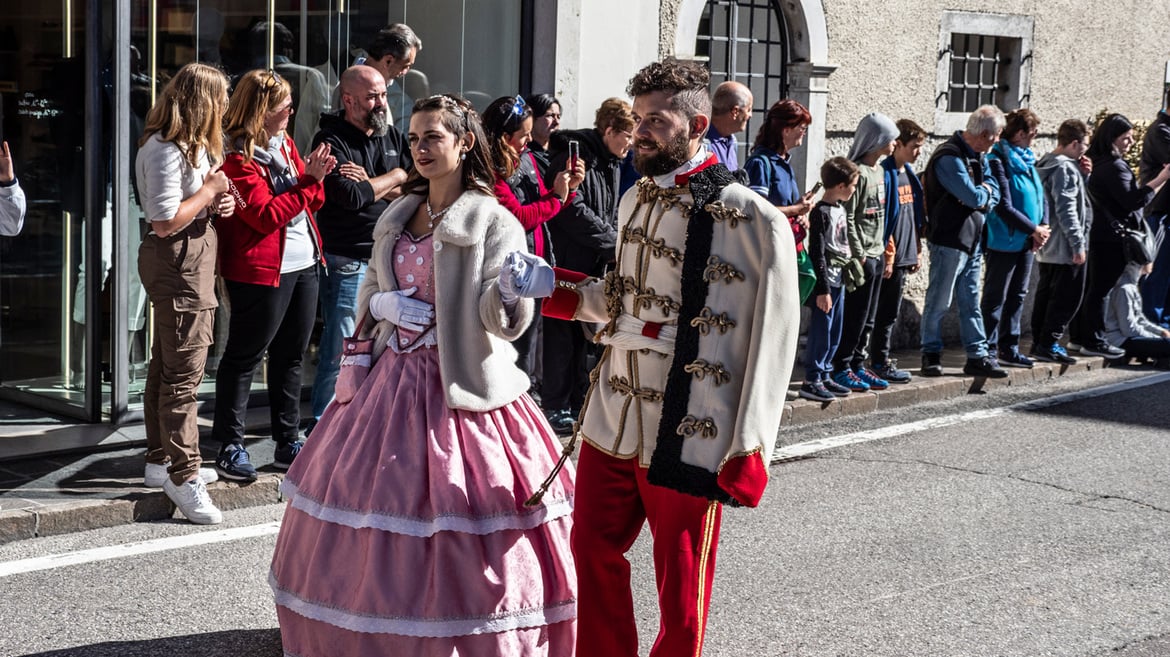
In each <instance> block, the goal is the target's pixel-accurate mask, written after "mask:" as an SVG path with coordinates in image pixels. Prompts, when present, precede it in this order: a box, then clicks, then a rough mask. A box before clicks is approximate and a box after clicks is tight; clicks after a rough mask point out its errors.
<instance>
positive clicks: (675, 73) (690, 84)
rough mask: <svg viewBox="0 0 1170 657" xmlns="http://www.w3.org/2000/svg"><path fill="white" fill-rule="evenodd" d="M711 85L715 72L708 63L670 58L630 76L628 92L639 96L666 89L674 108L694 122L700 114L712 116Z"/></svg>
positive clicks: (632, 96) (633, 96) (630, 94)
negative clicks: (706, 64) (705, 64)
mask: <svg viewBox="0 0 1170 657" xmlns="http://www.w3.org/2000/svg"><path fill="white" fill-rule="evenodd" d="M710 84H711V74H710V73H709V72H708V71H707V67H706V66H703V65H702V64H700V63H699V62H692V61H686V60H682V59H675V58H674V57H668V58H667V59H664V60H662V61H661V62H654V63H652V64H650V65H648V66H646V67H645V68H643V69H642V70H640V71H638V72H637V73H636V74H635V75H634V77H633V78H631V79H630V84H629V86H627V87H626V94H628V95H629V96H630V97H631V98H636V97H638V96H641V95H643V94H648V93H653V92H655V91H662V92H665V93H666V94H668V95H670V96H672V98H671V100H670V108H671V109H672V110H674V111H676V112H681V113H682V115H683V116H684V117H686V119H687V121H690V120H691V119H693V118H695V117H696V116H698V115H700V114H702V115H704V116H711V97H710V96H709V95H708V92H707V87H708V85H710Z"/></svg>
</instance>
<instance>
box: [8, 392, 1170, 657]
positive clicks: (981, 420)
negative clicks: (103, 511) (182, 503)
mask: <svg viewBox="0 0 1170 657" xmlns="http://www.w3.org/2000/svg"><path fill="white" fill-rule="evenodd" d="M1134 376H1135V375H1134V374H1133V373H1129V374H1126V373H1124V372H1115V373H1113V374H1106V375H1102V377H1101V378H1100V379H1096V380H1094V381H1095V382H1096V383H1102V384H1104V383H1116V382H1121V383H1120V387H1115V388H1114V389H1112V390H1113V392H1112V394H1107V395H1104V396H1095V397H1084V398H1077V399H1074V400H1072V401H1068V402H1066V403H1062V404H1057V405H1052V406H1046V405H1044V404H1034V405H1033V406H1030V407H1023V408H1017V409H1016V410H1009V411H1002V410H999V411H994V410H988V409H994V408H996V407H999V406H1001V405H1002V403H1003V402H1005V401H1007V402H1017V401H1019V402H1026V401H1029V400H1033V401H1034V400H1036V399H1037V398H1042V397H1046V396H1050V395H1052V394H1056V393H1068V392H1073V391H1074V387H1071V386H1069V387H1065V388H1062V387H1060V386H1059V385H1054V386H1053V387H1051V388H1049V389H1046V390H1043V389H1042V390H1039V391H1037V390H1033V391H1031V392H1023V391H1011V390H1009V391H1001V392H995V393H991V394H989V395H987V396H986V397H984V398H982V399H972V398H968V399H967V401H966V403H962V404H952V403H943V404H937V405H934V406H931V407H918V408H914V409H904V410H902V411H899V412H898V413H895V414H890V415H882V416H871V417H869V418H865V419H852V420H848V421H845V422H837V423H831V424H827V425H823V426H818V427H808V428H804V429H801V430H800V431H799V432H791V433H789V434H786V435H784V436H782V441H781V442H782V443H783V444H786V445H791V444H794V443H800V442H802V441H804V440H808V439H816V438H833V437H837V436H842V435H847V436H852V438H851V440H852V441H858V442H855V444H847V445H842V446H836V447H833V448H831V449H825V450H823V451H819V452H816V453H814V454H812V455H811V456H809V457H807V458H803V459H801V460H794V461H789V462H784V463H780V464H777V465H775V466H774V467H773V469H772V474H773V477H774V480H773V481H772V482H771V484H770V485H769V489H768V493H767V495H766V498H765V500H764V502H763V504H762V505H761V507H760V508H758V509H753V510H728V511H727V512H726V513H725V514H724V523H723V529H722V536H721V549H720V553H719V558H718V563H717V575H716V583H715V593H714V596H713V601H712V612H711V617H710V624H709V627H708V641H707V649H706V651H705V654H706V655H708V656H723V655H729V656H730V655H768V656H770V655H785V656H802V657H837V656H849V657H853V656H864V657H908V656H923V657H928V656H929V657H944V656H955V657H993V656H994V657H1000V656H1003V657H1007V656H1019V657H1041V656H1044V657H1047V656H1054V657H1055V656H1059V657H1105V656H1106V655H1109V656H1111V657H1165V656H1166V655H1170V549H1168V547H1167V546H1168V545H1170V540H1168V539H1170V515H1168V514H1170V471H1168V470H1167V467H1166V463H1167V462H1170V431H1168V430H1167V427H1168V426H1170V405H1168V404H1166V403H1165V400H1166V399H1167V396H1168V395H1170V377H1167V376H1166V375H1161V376H1159V377H1157V378H1155V379H1153V381H1154V382H1155V383H1154V384H1152V385H1149V384H1150V381H1151V380H1150V379H1146V380H1141V381H1137V383H1138V384H1142V385H1141V387H1135V381H1134ZM1083 383H1084V382H1083V381H1082V385H1083ZM996 395H999V396H998V397H997V396H996ZM1058 399H1059V398H1058ZM907 422H913V423H915V424H911V425H910V426H908V427H907V426H905V423H907ZM879 427H883V428H882V430H881V434H880V435H881V436H882V437H880V439H876V440H868V438H871V437H874V436H877V435H879V434H878V433H876V430H877V428H879ZM280 513H281V509H280V507H277V506H270V507H259V508H254V509H248V510H241V511H232V512H230V513H229V514H228V522H227V523H225V525H223V526H219V527H216V528H195V527H192V526H190V525H187V524H185V523H179V522H172V523H153V524H140V525H134V526H129V527H118V528H112V529H104V530H97V531H92V532H85V533H81V534H75V535H71V536H64V537H54V538H47V539H36V540H32V541H24V542H20V543H15V544H10V545H5V546H0V655H4V656H7V655H37V656H50V655H51V656H54V657H56V656H65V655H68V656H70V657H74V656H76V657H97V656H103V657H104V656H115V655H117V656H119V657H123V656H128V657H134V656H139V655H150V656H155V655H159V656H162V655H167V656H169V655H208V656H211V655H215V656H220V655H233V656H240V657H251V656H265V657H276V656H278V655H280V654H281V653H280V637H279V631H278V630H277V629H276V628H277V626H276V617H275V613H274V611H273V609H272V603H271V596H270V594H269V591H268V587H267V584H266V580H265V577H266V574H267V563H268V560H269V558H270V556H271V550H272V546H273V542H274V535H273V534H272V533H271V531H272V525H271V523H273V522H275V521H278V520H279V518H280ZM230 528H244V529H242V531H249V532H253V533H254V534H258V535H255V536H252V537H249V538H237V539H235V540H230V541H227V542H221V543H214V544H204V545H196V546H189V547H179V548H175V549H168V550H165V551H161V552H153V553H148V554H139V555H136V556H129V557H120V558H113V559H107V560H102V561H95V562H88V563H80V564H74V565H62V566H59V567H53V568H48V569H44V570H37V571H34V572H26V573H21V574H5V573H6V572H7V571H6V570H5V569H11V568H12V567H13V564H14V562H16V561H18V560H22V559H28V558H32V557H43V556H45V555H50V554H53V555H58V554H60V555H67V554H71V553H74V552H75V551H77V550H83V549H91V548H97V547H101V546H118V545H122V544H125V543H128V542H136V541H147V540H153V539H159V538H164V537H184V536H192V537H200V536H220V534H217V533H216V532H220V531H222V530H224V529H230ZM116 549H119V550H121V549H126V548H116ZM647 549H648V542H647V541H646V540H642V541H640V542H639V543H638V544H637V545H636V546H635V548H634V551H633V553H632V555H631V561H632V562H633V564H634V576H635V594H636V600H637V605H638V613H639V624H640V626H641V627H642V628H645V631H644V632H643V637H642V639H643V654H646V652H647V650H648V648H649V645H650V643H651V642H652V640H653V636H652V632H653V631H654V630H655V629H656V627H657V617H656V614H655V608H654V604H655V602H654V600H655V599H654V591H653V579H652V573H651V570H650V559H649V555H648V552H647Z"/></svg>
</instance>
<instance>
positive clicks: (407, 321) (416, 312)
mask: <svg viewBox="0 0 1170 657" xmlns="http://www.w3.org/2000/svg"><path fill="white" fill-rule="evenodd" d="M417 291H418V288H417V287H408V288H406V289H405V290H391V291H390V292H378V293H376V294H374V295H373V296H371V297H370V314H371V315H373V316H374V319H384V320H386V321H388V322H390V323H391V324H394V325H395V326H400V327H402V328H404V329H406V330H408V331H425V330H426V329H427V327H428V326H430V325H431V323H432V322H434V321H435V307H434V306H433V305H431V304H429V303H427V302H426V301H421V300H419V299H412V298H411V297H410V295H412V294H414V293H415V292H417Z"/></svg>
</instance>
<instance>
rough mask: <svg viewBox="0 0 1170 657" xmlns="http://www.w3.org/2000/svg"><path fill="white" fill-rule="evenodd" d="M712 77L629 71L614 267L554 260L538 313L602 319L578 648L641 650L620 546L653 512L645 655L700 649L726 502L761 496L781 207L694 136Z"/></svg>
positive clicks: (591, 404) (584, 413) (584, 423)
mask: <svg viewBox="0 0 1170 657" xmlns="http://www.w3.org/2000/svg"><path fill="white" fill-rule="evenodd" d="M708 84H709V74H708V72H707V70H706V68H704V67H703V66H702V65H701V64H698V63H694V62H684V61H678V60H673V59H669V60H666V61H663V62H655V63H653V64H650V65H649V66H647V67H645V68H643V69H642V70H641V71H639V72H638V73H637V75H635V76H634V77H633V79H632V80H631V81H630V84H629V87H628V89H627V93H628V94H629V95H630V96H631V97H632V98H633V99H634V105H633V108H634V120H635V121H636V122H637V126H636V128H635V130H634V139H635V142H634V147H635V159H634V164H635V166H636V168H637V169H638V171H639V173H641V174H642V175H643V178H642V179H641V180H640V181H639V182H638V184H637V185H636V186H635V187H634V188H631V189H630V190H629V191H628V192H626V194H625V195H624V196H623V197H622V200H621V204H620V206H619V210H618V222H619V226H620V227H621V234H620V238H619V240H618V246H617V266H616V268H615V270H614V271H612V272H610V273H609V274H608V275H607V276H606V277H605V278H604V279H597V278H588V277H585V276H584V275H581V274H574V273H573V272H568V271H564V270H557V281H556V290H555V292H554V293H553V295H552V297H550V298H549V300H548V301H547V302H546V304H545V310H544V313H545V314H546V315H551V316H554V317H559V318H562V319H575V320H583V321H587V322H602V323H604V329H603V330H601V331H600V332H599V333H598V336H597V340H599V341H600V342H602V343H603V344H605V345H606V349H605V352H604V355H603V356H602V358H601V360H600V362H599V363H598V366H597V368H596V369H595V370H594V371H593V373H592V375H591V377H592V386H591V388H590V390H589V393H588V395H587V397H586V399H585V404H584V406H583V407H582V410H581V416H580V422H579V425H578V431H579V435H580V438H581V439H582V440H583V442H584V444H583V445H582V448H581V456H580V460H579V462H578V466H577V489H576V496H575V510H574V512H573V521H574V529H573V538H572V541H573V554H574V557H575V559H576V563H577V576H578V586H579V597H578V623H579V625H578V633H577V636H578V642H577V654H578V655H605V656H606V657H635V656H636V655H637V654H638V637H637V630H636V628H635V624H634V609H633V598H632V595H631V593H630V564H629V562H628V561H627V560H626V556H625V555H626V552H627V550H629V548H630V546H631V545H633V543H634V541H635V539H636V538H637V536H638V534H639V533H640V532H641V530H642V524H643V522H649V524H650V531H651V534H652V535H653V537H654V548H653V554H654V569H655V576H656V580H657V583H658V592H659V610H660V614H661V624H660V629H659V633H658V637H657V640H656V641H655V643H654V647H653V649H652V650H651V652H650V655H651V657H676V656H678V655H688V656H689V655H700V654H701V653H702V646H703V633H704V630H705V627H706V620H707V609H708V606H709V603H710V597H711V585H712V580H713V577H714V572H715V553H716V547H717V544H718V538H719V522H720V516H721V512H722V508H723V505H725V504H727V505H732V506H749V507H751V506H756V505H757V504H758V503H759V502H760V498H761V497H762V496H763V493H764V487H765V486H766V484H767V481H768V463H769V461H770V456H771V453H772V448H773V444H774V442H775V440H776V433H777V430H778V429H779V426H780V418H781V415H782V413H783V411H784V393H785V390H786V389H787V387H788V380H789V375H790V374H791V371H792V364H793V359H794V357H795V355H796V341H797V333H798V330H799V323H800V302H799V298H798V294H799V293H798V291H797V270H796V250H795V245H794V244H793V238H792V229H791V228H790V227H789V223H788V221H787V219H785V218H784V216H783V215H781V214H780V213H779V212H778V211H777V210H776V208H774V207H773V206H772V205H771V204H769V203H768V201H767V199H765V198H763V197H761V196H759V195H758V194H756V193H754V192H752V191H751V190H749V189H748V188H747V187H744V186H743V185H740V184H738V183H736V182H735V179H734V178H733V177H732V175H731V173H730V172H729V171H728V170H727V169H726V167H724V166H723V165H722V164H719V163H718V161H717V159H716V158H715V156H714V155H713V154H712V153H711V152H710V151H709V150H708V149H707V148H706V147H705V146H704V145H703V136H704V135H705V134H706V133H707V128H708V126H709V124H710V115H711V102H710V98H709V96H708Z"/></svg>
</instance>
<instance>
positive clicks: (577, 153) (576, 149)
mask: <svg viewBox="0 0 1170 657" xmlns="http://www.w3.org/2000/svg"><path fill="white" fill-rule="evenodd" d="M580 157H581V148H580V146H579V145H578V144H577V142H576V140H572V139H570V140H569V168H570V169H572V170H574V171H576V170H577V160H578V159H580Z"/></svg>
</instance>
